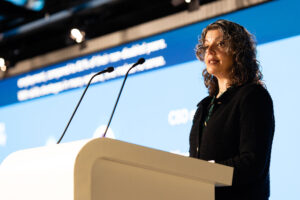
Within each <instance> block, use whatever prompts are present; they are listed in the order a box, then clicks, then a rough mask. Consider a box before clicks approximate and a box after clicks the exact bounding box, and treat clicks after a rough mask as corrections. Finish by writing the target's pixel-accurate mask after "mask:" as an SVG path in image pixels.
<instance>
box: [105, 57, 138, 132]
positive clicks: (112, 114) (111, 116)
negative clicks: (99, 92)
mask: <svg viewBox="0 0 300 200" xmlns="http://www.w3.org/2000/svg"><path fill="white" fill-rule="evenodd" d="M138 64H140V63H135V64H134V65H132V67H130V68H129V70H128V71H127V73H126V75H125V78H124V81H123V83H122V86H121V89H120V92H119V95H118V98H117V101H116V103H115V106H114V108H113V111H112V113H111V115H110V118H109V121H108V124H107V126H106V129H105V132H104V134H103V136H102V137H105V136H106V133H107V130H108V128H109V125H110V122H111V120H112V118H113V116H114V113H115V110H116V107H117V104H118V102H119V99H120V96H121V93H122V91H123V88H124V85H125V81H126V79H127V76H128V74H129V71H130V70H131V69H132V68H134V67H135V66H137V65H138Z"/></svg>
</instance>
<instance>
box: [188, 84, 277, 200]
mask: <svg viewBox="0 0 300 200" xmlns="http://www.w3.org/2000/svg"><path fill="white" fill-rule="evenodd" d="M211 99H212V98H211V97H206V98H204V99H203V100H202V101H201V102H200V103H199V104H198V109H197V111H196V113H195V116H194V120H193V126H192V129H191V133H190V156H191V157H194V158H200V159H203V160H215V162H216V163H220V164H224V165H227V166H232V167H234V174H233V183H232V186H231V187H217V188H216V190H215V196H216V200H220V199H231V200H233V199H239V200H248V199H249V200H260V199H268V197H269V195H270V181H269V167H270V156H271V148H272V141H273V135H274V127H275V121H274V113H273V103H272V99H271V97H270V95H269V93H268V91H267V90H266V89H265V88H264V87H263V86H261V85H258V84H253V83H251V84H245V85H243V86H239V87H232V88H229V89H228V90H227V91H226V92H225V93H224V94H223V95H222V96H221V97H219V98H218V99H216V101H215V107H214V110H213V113H212V115H211V117H210V119H209V121H208V123H207V126H206V127H205V128H203V129H202V124H203V122H204V120H205V117H206V116H207V112H208V106H209V104H210V102H211Z"/></svg>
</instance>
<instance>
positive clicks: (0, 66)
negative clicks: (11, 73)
mask: <svg viewBox="0 0 300 200" xmlns="http://www.w3.org/2000/svg"><path fill="white" fill-rule="evenodd" d="M0 69H1V71H3V72H5V71H6V69H7V67H6V65H5V60H4V58H0Z"/></svg>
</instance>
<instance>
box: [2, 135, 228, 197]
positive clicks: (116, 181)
mask: <svg viewBox="0 0 300 200" xmlns="http://www.w3.org/2000/svg"><path fill="white" fill-rule="evenodd" d="M232 175H233V168H231V167H227V166H223V165H219V164H214V163H209V162H207V161H202V160H198V159H194V158H188V157H184V156H180V155H176V154H172V153H168V152H164V151H159V150H155V149H151V148H146V147H143V146H139V145H135V144H130V143H126V142H122V141H118V140H112V139H108V138H99V139H92V140H82V141H76V142H70V143H63V144H59V145H54V146H50V147H40V148H34V149H28V150H23V151H18V152H15V153H13V154H11V155H9V156H8V157H7V158H6V159H5V160H4V162H3V163H2V164H1V165H0V188H1V191H0V199H1V200H20V199H31V200H40V199H43V200H48V199H49V200H50V199H51V200H53V199H55V200H60V199H61V200H73V199H74V200H99V199H101V200H113V199H130V200H133V199H136V200H140V199H143V200H148V199H149V200H150V199H172V200H179V199H180V200H182V199H191V198H197V199H198V198H199V197H200V196H201V199H207V200H213V199H214V188H215V186H218V185H219V186H226V185H227V186H229V185H231V181H232Z"/></svg>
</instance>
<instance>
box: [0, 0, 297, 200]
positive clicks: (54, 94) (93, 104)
mask: <svg viewBox="0 0 300 200" xmlns="http://www.w3.org/2000/svg"><path fill="white" fill-rule="evenodd" d="M299 5H300V3H299V2H298V1H292V0H286V1H283V0H282V1H281V0H280V1H271V2H269V3H265V4H262V5H258V6H255V7H251V8H248V9H243V10H240V11H237V12H233V13H230V14H226V15H223V16H220V17H217V18H213V19H209V20H206V21H203V22H200V23H197V24H192V25H189V26H186V27H182V28H179V29H176V30H172V31H169V32H165V33H161V34H159V35H155V36H152V37H149V38H145V39H142V40H137V41H134V42H131V43H128V44H124V45H122V46H118V47H114V48H111V49H107V50H104V51H101V52H95V53H93V54H90V55H86V56H84V57H80V58H76V59H73V60H68V61H65V62H62V63H57V64H55V65H52V66H47V67H45V68H42V69H40V70H37V71H33V72H30V73H28V74H24V75H20V76H16V77H12V78H9V79H6V80H4V81H2V82H0V91H1V99H0V106H1V107H0V152H1V154H0V162H2V161H3V159H5V157H6V156H7V155H9V154H10V153H12V152H14V151H17V150H21V149H25V148H32V147H37V146H44V145H51V144H54V143H56V141H57V140H58V139H59V137H60V135H61V134H62V132H63V130H64V128H65V126H66V124H67V122H68V120H69V118H70V117H71V114H72V112H73V110H74V108H75V106H76V104H77V102H78V100H79V98H80V96H81V94H82V92H83V90H84V87H85V85H86V83H87V81H88V79H89V78H90V77H91V75H92V74H93V73H95V72H97V71H100V70H103V69H104V68H106V67H108V66H114V67H115V69H116V70H115V72H113V73H111V74H105V75H102V76H99V77H98V78H97V79H96V80H95V82H93V84H92V85H91V87H90V88H89V89H88V91H87V93H86V95H85V98H84V99H83V101H82V103H81V105H80V107H79V109H78V111H77V113H76V115H75V117H74V119H73V121H72V123H71V124H70V127H69V129H68V131H67V133H66V135H65V137H64V139H63V141H62V142H69V141H74V140H80V139H86V138H93V137H101V135H102V134H103V132H104V130H105V128H106V124H107V122H108V120H109V117H110V114H111V111H112V109H113V106H114V103H115V100H116V98H117V95H118V92H119V89H120V86H121V84H122V81H123V77H124V73H125V72H126V70H127V69H128V67H129V66H130V65H131V64H133V63H134V62H136V61H137V60H138V58H140V57H144V58H146V63H145V64H143V65H141V66H138V67H136V68H135V70H134V71H133V72H132V73H131V74H130V75H129V77H128V79H127V83H126V85H125V87H124V90H123V94H122V96H121V98H120V102H119V104H118V107H117V110H116V113H115V115H114V118H113V120H112V123H111V126H110V129H109V131H108V137H111V138H115V139H118V140H122V141H126V142H130V143H135V144H139V145H143V146H147V147H151V148H155V149H160V150H164V151H168V152H173V153H177V154H182V155H188V148H189V142H188V141H189V132H190V128H191V125H192V119H193V115H194V112H195V109H196V105H197V103H198V102H199V101H200V100H201V99H202V98H204V97H205V96H207V94H208V93H207V89H206V88H205V87H204V84H203V78H202V75H201V73H202V70H203V69H204V67H205V66H204V64H203V63H201V62H200V61H198V60H197V59H196V57H195V46H196V44H197V40H198V37H199V35H200V34H201V31H202V29H203V28H204V27H205V26H207V25H208V24H209V23H211V22H213V21H215V20H216V19H220V18H223V19H228V20H232V21H235V22H237V23H240V24H242V25H243V26H245V27H246V28H247V29H248V30H249V31H250V32H251V33H253V34H254V35H255V36H256V39H257V43H258V47H257V52H258V60H259V61H260V64H261V68H262V72H263V74H264V82H265V84H266V86H267V89H268V90H269V92H270V94H271V96H272V98H273V102H274V111H275V120H276V128H275V136H274V142H273V150H272V158H271V198H270V199H272V200H281V199H299V197H300V195H299V194H298V192H297V189H298V188H299V184H298V183H297V180H298V179H299V178H300V174H299V173H297V170H298V168H299V167H300V161H299V159H297V158H298V153H299V152H300V145H299V144H298V141H300V134H299V133H300V128H299V126H298V125H297V120H298V113H300V109H299V106H298V103H297V101H298V98H299V97H300V95H299V93H298V91H299V89H298V87H299V83H298V80H297V78H298V75H299V74H300V66H299V63H298V62H297V58H298V56H299V55H298V54H299V52H300V28H299V26H297V25H295V24H297V20H298V19H299V17H300V13H299V11H298V9H297V8H298V7H299Z"/></svg>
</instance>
